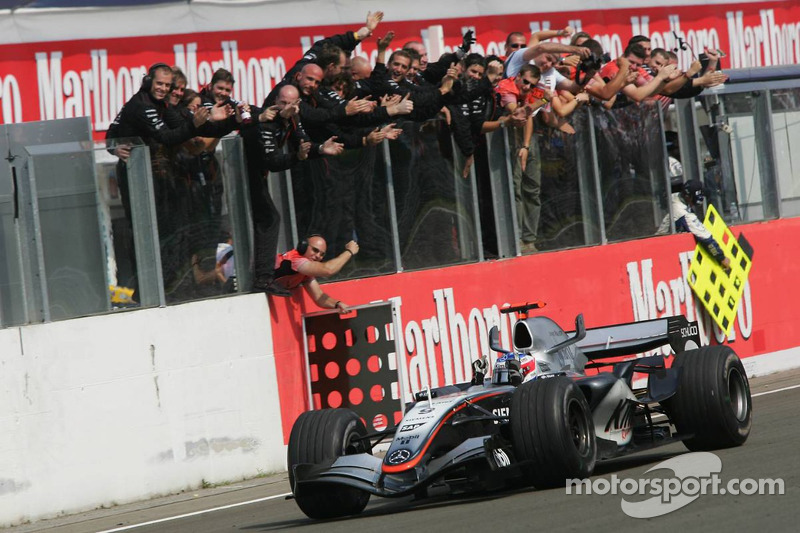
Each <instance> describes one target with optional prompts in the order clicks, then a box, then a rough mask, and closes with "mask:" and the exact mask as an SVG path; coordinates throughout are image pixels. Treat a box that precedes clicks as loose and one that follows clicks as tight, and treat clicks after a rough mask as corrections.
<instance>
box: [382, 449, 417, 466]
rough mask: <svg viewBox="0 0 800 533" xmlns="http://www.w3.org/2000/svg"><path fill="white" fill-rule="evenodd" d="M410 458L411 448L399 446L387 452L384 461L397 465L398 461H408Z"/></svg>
mask: <svg viewBox="0 0 800 533" xmlns="http://www.w3.org/2000/svg"><path fill="white" fill-rule="evenodd" d="M410 458H411V450H407V449H405V448H401V449H399V450H395V451H393V452H392V453H391V454H389V457H387V458H386V462H387V463H389V464H390V465H399V464H400V463H404V462H406V461H408V460H409V459H410Z"/></svg>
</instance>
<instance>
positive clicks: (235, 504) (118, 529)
mask: <svg viewBox="0 0 800 533" xmlns="http://www.w3.org/2000/svg"><path fill="white" fill-rule="evenodd" d="M291 495H292V493H291V492H287V493H286V494H276V495H274V496H267V497H266V498H258V499H257V500H250V501H247V502H239V503H232V504H230V505H223V506H222V507H214V508H212V509H205V510H203V511H195V512H193V513H186V514H181V515H178V516H170V517H169V518H159V519H158V520H151V521H149V522H142V523H141V524H132V525H130V526H124V527H117V528H114V529H105V530H103V531H98V532H97V533H114V532H116V531H126V530H128V529H134V528H137V527H144V526H151V525H153V524H160V523H162V522H169V521H171V520H180V519H181V518H188V517H190V516H197V515H201V514H205V513H213V512H214V511H223V510H225V509H232V508H234V507H241V506H242V505H250V504H251V503H259V502H265V501H267V500H274V499H276V498H285V497H287V496H291Z"/></svg>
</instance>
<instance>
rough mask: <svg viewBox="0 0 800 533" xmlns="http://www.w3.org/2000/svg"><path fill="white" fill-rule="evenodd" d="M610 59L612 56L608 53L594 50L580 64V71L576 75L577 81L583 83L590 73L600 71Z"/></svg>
mask: <svg viewBox="0 0 800 533" xmlns="http://www.w3.org/2000/svg"><path fill="white" fill-rule="evenodd" d="M609 61H611V56H610V55H608V53H604V54H601V55H597V54H596V53H594V52H592V54H591V55H590V56H589V57H587V58H585V59H584V60H583V61H581V63H580V65H578V73H577V75H576V77H575V81H576V82H577V83H578V85H583V83H584V82H585V81H586V80H587V77H588V74H590V73H594V72H597V71H599V70H600V69H601V68H603V65H605V64H606V63H608V62H609Z"/></svg>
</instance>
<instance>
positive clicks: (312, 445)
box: [287, 409, 372, 519]
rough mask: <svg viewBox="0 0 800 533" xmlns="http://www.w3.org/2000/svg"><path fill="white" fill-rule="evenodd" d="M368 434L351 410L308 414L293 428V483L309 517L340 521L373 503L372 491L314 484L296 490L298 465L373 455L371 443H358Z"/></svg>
mask: <svg viewBox="0 0 800 533" xmlns="http://www.w3.org/2000/svg"><path fill="white" fill-rule="evenodd" d="M366 434H367V428H366V427H365V426H364V422H362V421H361V419H360V418H359V417H358V415H357V414H355V413H354V412H353V411H350V410H349V409H322V410H319V411H307V412H305V413H303V414H302V415H300V417H299V418H298V419H297V420H296V421H295V423H294V426H292V433H291V435H290V436H289V447H288V451H287V455H288V457H287V464H288V466H289V483H290V485H291V487H292V492H294V493H295V494H294V499H295V501H296V502H297V505H298V507H300V510H301V511H303V512H304V513H305V514H306V515H307V516H308V517H309V518H316V519H325V518H338V517H341V516H348V515H354V514H358V513H360V512H361V511H363V510H364V508H365V507H366V506H367V502H368V501H369V492H365V491H363V490H359V489H356V488H352V487H345V486H341V485H310V486H303V487H302V489H301V490H299V491H297V490H295V483H294V466H295V465H297V464H303V463H312V464H319V463H326V462H331V461H333V460H334V459H336V458H337V457H341V456H343V455H351V454H355V453H372V452H371V449H370V448H369V445H368V444H369V443H364V442H361V441H358V440H357V439H358V438H359V437H363V436H365V435H366Z"/></svg>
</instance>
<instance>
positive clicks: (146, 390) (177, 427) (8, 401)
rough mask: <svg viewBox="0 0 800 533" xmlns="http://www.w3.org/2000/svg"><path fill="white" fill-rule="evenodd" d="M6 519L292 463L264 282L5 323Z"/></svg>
mask: <svg viewBox="0 0 800 533" xmlns="http://www.w3.org/2000/svg"><path fill="white" fill-rule="evenodd" d="M0 353H1V354H2V357H0V525H6V524H10V523H18V522H20V521H23V520H27V519H37V518H44V517H47V516H53V515H56V514H61V513H68V512H74V511H78V510H82V509H90V508H95V507H98V506H101V505H111V504H114V503H122V502H126V501H131V500H137V499H141V498H146V497H150V496H155V495H159V494H164V493H169V492H172V491H178V490H181V489H183V488H187V487H196V486H198V485H200V484H201V483H202V481H203V480H205V481H208V482H219V481H225V480H232V479H237V478H242V477H245V476H255V475H258V474H259V473H262V472H270V471H277V470H282V469H284V468H285V446H284V444H283V435H282V432H281V421H280V405H279V401H278V394H277V382H276V374H275V361H274V357H273V353H272V333H271V330H270V318H269V308H268V306H267V300H266V298H264V296H263V295H247V296H238V297H232V298H225V299H218V300H210V301H203V302H197V303H190V304H185V305H178V306H173V307H169V308H164V309H150V310H143V311H136V312H123V313H118V314H114V315H107V316H98V317H90V318H82V319H77V320H69V321H63V322H55V323H50V324H41V325H34V326H26V327H21V328H11V329H5V330H0Z"/></svg>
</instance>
